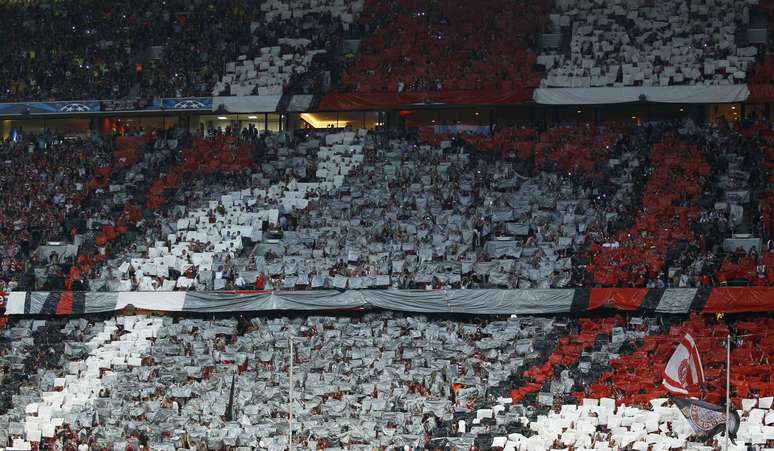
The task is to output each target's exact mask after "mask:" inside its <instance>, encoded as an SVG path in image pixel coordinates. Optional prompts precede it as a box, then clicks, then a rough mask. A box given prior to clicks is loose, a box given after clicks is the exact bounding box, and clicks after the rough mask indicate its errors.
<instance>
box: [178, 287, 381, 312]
mask: <svg viewBox="0 0 774 451" xmlns="http://www.w3.org/2000/svg"><path fill="white" fill-rule="evenodd" d="M365 306H366V305H365V303H364V302H363V300H362V297H361V296H360V295H359V294H358V292H355V291H343V292H338V291H285V292H283V291H277V292H265V293H247V294H245V293H217V292H206V293H205V292H201V293H197V292H188V293H186V295H185V302H184V304H183V311H191V312H243V311H266V310H338V309H341V310H347V309H354V308H363V307H365Z"/></svg>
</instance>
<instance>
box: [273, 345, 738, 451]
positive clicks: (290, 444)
mask: <svg viewBox="0 0 774 451" xmlns="http://www.w3.org/2000/svg"><path fill="white" fill-rule="evenodd" d="M289 340H290V378H289V379H290V391H289V394H288V398H289V400H290V401H289V403H288V430H289V434H288V449H289V450H290V451H293V337H290V338H289ZM726 427H727V426H726Z"/></svg>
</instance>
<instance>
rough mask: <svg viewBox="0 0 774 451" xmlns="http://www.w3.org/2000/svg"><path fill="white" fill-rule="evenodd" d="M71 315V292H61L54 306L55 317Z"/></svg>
mask: <svg viewBox="0 0 774 451" xmlns="http://www.w3.org/2000/svg"><path fill="white" fill-rule="evenodd" d="M72 313H73V292H72V291H63V292H62V295H61V297H60V298H59V303H58V304H57V305H56V314H57V315H70V314H72Z"/></svg>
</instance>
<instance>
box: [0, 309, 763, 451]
mask: <svg viewBox="0 0 774 451" xmlns="http://www.w3.org/2000/svg"><path fill="white" fill-rule="evenodd" d="M765 321H766V320H762V322H761V321H758V322H745V321H743V320H729V321H727V320H723V319H720V320H717V319H710V318H707V317H699V316H691V317H690V318H683V317H680V316H658V317H655V316H654V317H649V316H631V317H629V318H623V317H621V316H606V315H604V314H603V315H597V316H596V317H594V318H581V319H577V318H572V317H569V318H565V317H556V318H547V317H542V318H538V317H529V316H524V317H518V318H516V317H511V318H496V317H493V318H477V319H469V318H468V319H466V318H428V317H423V316H421V315H406V314H400V313H394V312H380V313H365V314H363V313H359V314H353V315H343V316H342V315H339V316H328V317H326V316H308V317H306V316H304V317H291V318H287V317H282V318H279V317H278V318H262V317H244V316H239V317H225V318H221V319H213V320H203V319H174V318H172V317H168V316H143V315H133V316H119V317H115V318H91V319H83V318H81V319H48V320H29V319H23V320H18V321H15V322H14V323H13V324H12V327H10V328H7V329H5V330H4V333H3V341H2V342H0V367H2V368H3V372H2V377H3V384H2V386H0V393H2V396H0V400H1V401H2V404H0V425H2V428H0V444H2V445H8V446H11V445H13V446H14V448H17V449H18V448H21V449H30V448H25V447H26V446H34V447H36V448H33V449H78V450H102V449H121V450H125V449H133V450H141V449H154V450H157V449H158V450H174V449H202V450H204V449H219V450H244V449H257V448H260V449H270V450H272V449H276V450H280V449H285V448H286V447H287V444H288V440H289V431H290V429H289V424H290V421H291V420H290V419H289V415H288V414H289V406H290V405H291V403H292V409H293V410H292V412H293V419H292V425H293V426H292V428H293V429H292V430H293V439H292V440H293V443H294V446H295V447H298V448H303V449H329V448H350V449H374V448H377V449H389V448H391V447H392V448H396V447H408V448H409V449H447V448H451V449H500V448H506V449H507V448H508V447H506V442H507V441H510V442H515V443H514V444H513V445H512V446H513V448H512V449H519V447H522V448H521V449H562V447H566V446H578V447H584V446H585V447H589V446H599V445H604V446H608V447H610V448H615V447H620V448H624V447H626V446H631V445H634V447H633V448H632V449H648V447H649V446H653V447H658V446H663V445H667V448H669V445H670V444H671V447H678V448H685V447H699V448H700V449H705V448H703V447H707V449H711V448H712V447H713V446H715V445H716V443H717V442H719V440H721V439H718V438H716V439H712V438H709V439H704V440H701V439H698V438H697V437H695V436H694V434H693V432H692V430H691V429H690V427H689V426H688V424H687V423H685V422H684V421H681V420H680V419H681V418H682V416H681V414H680V413H679V412H680V411H679V410H678V409H677V408H675V407H673V406H672V405H671V403H670V402H669V401H668V400H667V399H666V398H665V397H664V395H665V392H664V389H663V387H662V385H661V380H660V372H659V371H660V369H659V368H660V367H661V365H663V364H664V363H665V362H666V360H667V359H668V358H669V356H670V355H671V352H672V350H673V349H674V346H675V344H676V343H677V342H678V341H679V339H680V337H681V336H682V334H683V333H685V332H690V333H692V334H694V336H696V337H697V339H698V340H699V341H700V342H701V345H700V350H701V352H702V355H703V356H704V357H705V360H706V361H705V368H706V370H705V371H706V373H707V377H708V378H709V379H710V386H709V388H708V390H709V393H711V394H712V395H713V396H715V395H717V396H723V394H724V393H723V392H722V389H721V388H722V387H724V385H723V384H722V383H721V382H722V381H720V380H719V379H722V377H721V376H722V374H723V365H724V360H723V358H722V352H716V351H719V350H721V349H723V341H724V340H723V339H724V337H725V334H726V333H728V332H729V331H730V330H731V331H733V332H735V333H737V332H738V333H743V334H746V335H745V336H746V337H748V338H746V339H744V340H740V341H738V342H736V343H735V344H734V351H733V356H732V358H733V359H734V362H735V366H736V367H739V368H743V369H744V370H742V369H740V370H739V371H738V372H737V373H736V375H735V379H734V383H733V385H732V387H733V391H732V394H731V395H732V399H733V402H734V406H735V408H736V409H739V412H740V414H741V418H742V424H741V427H740V429H739V432H738V435H737V437H736V441H737V443H738V444H735V445H734V448H733V449H740V450H741V449H745V448H744V447H743V446H746V445H747V444H749V445H755V446H759V445H765V444H766V443H769V441H770V440H772V439H774V435H772V434H771V430H770V428H769V427H768V426H767V425H770V424H771V423H772V422H773V421H774V416H773V415H772V413H771V407H772V406H771V403H772V402H771V400H772V397H771V394H772V388H771V382H772V381H771V380H770V374H768V372H765V371H764V372H761V368H763V367H765V366H766V365H767V363H765V362H766V359H767V358H768V357H769V355H770V353H771V347H770V346H769V345H768V344H767V343H768V342H767V341H766V340H765V338H764V337H763V335H762V332H763V331H765V327H766V324H767V323H765ZM749 337H752V338H749ZM290 340H292V341H293V351H292V356H291V354H290V353H291V350H290ZM750 352H752V353H754V354H755V355H756V356H757V357H756V362H754V363H749V362H748V360H749V359H748V355H749V353H750ZM713 355H717V356H718V357H717V358H714V357H713ZM642 359H647V360H648V362H651V363H652V362H656V364H649V365H646V366H648V367H649V368H650V371H649V372H648V377H644V376H643V377H639V376H637V374H635V373H634V372H633V371H632V370H634V369H635V367H634V366H632V365H633V364H635V362H639V361H641V360H642ZM291 361H292V364H293V366H294V368H293V372H292V375H291V373H290V368H289V366H290V364H291ZM745 362H748V363H745ZM651 376H652V377H651ZM291 378H292V379H291ZM716 379H717V380H716ZM715 390H717V392H716V391H715ZM708 396H709V395H708ZM708 399H709V398H708ZM624 404H625V406H626V407H624V406H623V405H624ZM616 418H618V419H617V420H616ZM627 418H628V420H627ZM635 423H640V424H639V426H635ZM589 424H591V425H592V426H593V427H588V426H589ZM739 442H740V443H739ZM635 444H636V445H635ZM643 446H644V447H643ZM404 449H405V448H404ZM665 449H666V448H665Z"/></svg>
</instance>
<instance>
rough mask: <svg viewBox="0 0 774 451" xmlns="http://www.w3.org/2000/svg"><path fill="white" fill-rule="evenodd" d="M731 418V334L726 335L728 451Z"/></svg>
mask: <svg viewBox="0 0 774 451" xmlns="http://www.w3.org/2000/svg"><path fill="white" fill-rule="evenodd" d="M730 418H731V334H728V335H727V336H726V448H725V449H726V451H728V420H729V419H730Z"/></svg>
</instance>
